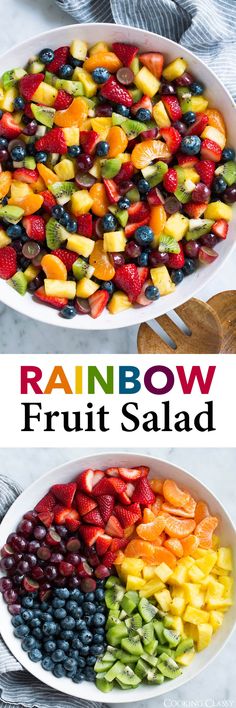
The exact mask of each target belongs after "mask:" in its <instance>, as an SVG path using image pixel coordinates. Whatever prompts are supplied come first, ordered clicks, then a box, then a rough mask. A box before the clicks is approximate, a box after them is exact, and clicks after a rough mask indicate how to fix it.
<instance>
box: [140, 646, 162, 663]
mask: <svg viewBox="0 0 236 708" xmlns="http://www.w3.org/2000/svg"><path fill="white" fill-rule="evenodd" d="M145 649H146V647H145ZM141 659H143V661H146V663H147V664H149V666H152V667H153V666H157V661H158V659H157V658H156V656H152V655H151V654H147V652H146V651H144V652H143V654H141Z"/></svg>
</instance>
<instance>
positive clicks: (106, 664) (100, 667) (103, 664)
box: [94, 657, 115, 673]
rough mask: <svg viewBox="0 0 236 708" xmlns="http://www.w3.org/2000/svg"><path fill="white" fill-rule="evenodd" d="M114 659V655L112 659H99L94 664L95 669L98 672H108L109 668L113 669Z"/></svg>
mask: <svg viewBox="0 0 236 708" xmlns="http://www.w3.org/2000/svg"><path fill="white" fill-rule="evenodd" d="M114 661H115V659H114V657H112V661H103V659H102V660H101V659H97V661H96V664H95V666H94V671H96V673H103V672H104V673H106V672H107V671H109V669H111V667H112V664H114Z"/></svg>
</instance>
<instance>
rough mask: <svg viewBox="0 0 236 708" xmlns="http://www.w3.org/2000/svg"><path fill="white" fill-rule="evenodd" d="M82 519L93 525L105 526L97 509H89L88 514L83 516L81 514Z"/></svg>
mask: <svg viewBox="0 0 236 708" xmlns="http://www.w3.org/2000/svg"><path fill="white" fill-rule="evenodd" d="M83 521H86V524H92V525H94V526H100V527H101V526H105V524H104V521H103V519H102V517H101V514H100V511H98V509H92V511H89V512H88V514H85V516H83Z"/></svg>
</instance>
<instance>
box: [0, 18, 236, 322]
mask: <svg viewBox="0 0 236 708" xmlns="http://www.w3.org/2000/svg"><path fill="white" fill-rule="evenodd" d="M76 27H84V28H85V29H86V30H87V29H88V30H89V29H91V28H93V27H106V28H108V29H109V28H110V29H111V31H114V28H118V30H119V31H120V30H123V31H124V32H125V31H127V30H130V31H131V32H132V31H135V32H137V33H138V34H139V35H140V40H141V38H143V37H145V36H146V35H148V36H149V37H150V38H152V39H153V41H158V39H161V40H162V41H164V42H166V43H167V45H168V46H170V47H172V48H176V47H178V46H180V47H181V49H182V50H183V53H184V54H185V55H186V56H187V57H189V58H190V59H191V60H193V59H194V60H195V61H197V63H198V64H200V66H203V67H204V69H206V70H207V72H208V73H209V74H210V76H212V77H213V79H214V81H216V82H217V83H218V84H219V85H220V87H221V89H222V90H223V92H224V93H225V95H226V96H227V99H228V100H229V101H230V103H231V104H232V107H233V108H234V107H236V106H235V103H234V100H233V98H232V96H231V95H230V93H229V91H228V89H227V88H226V87H225V86H224V85H223V82H222V81H221V79H219V78H218V76H217V75H216V74H215V72H214V71H213V70H212V69H211V68H210V67H209V66H208V65H207V64H206V63H205V62H204V61H203V60H202V59H200V58H199V57H198V56H197V55H195V54H194V53H193V52H192V51H191V50H190V49H187V48H185V47H182V45H179V44H178V43H177V42H175V41H174V40H172V39H169V38H168V37H163V36H162V35H160V34H156V33H155V32H150V31H149V30H144V29H140V28H139V27H134V26H129V25H123V24H114V23H111V22H104V23H103V22H91V23H73V24H69V25H61V26H60V27H56V28H54V29H50V30H46V31H44V32H40V33H39V34H36V35H34V36H33V37H29V38H28V39H26V40H25V41H24V42H18V43H17V44H16V45H14V46H13V47H12V48H11V49H8V50H7V51H6V52H3V53H2V54H1V55H0V62H1V60H5V59H6V60H7V59H8V57H9V58H10V57H11V55H12V52H15V51H16V52H17V50H22V49H23V50H24V49H27V46H28V45H29V44H30V43H32V42H34V41H36V43H37V42H39V41H41V40H42V39H43V38H44V37H45V38H47V37H48V38H51V37H56V36H57V34H60V33H61V32H62V31H63V30H64V31H72V30H74V31H75V32H76ZM235 243H236V240H235V241H233V240H232V241H231V243H230V244H229V248H228V251H227V253H226V254H224V255H223V257H219V258H218V259H217V260H216V261H215V264H212V268H210V267H209V268H207V276H206V280H205V282H204V283H202V282H201V279H199V278H198V277H197V274H196V278H195V280H194V283H195V284H194V285H193V287H192V291H191V294H190V297H194V296H196V294H197V293H198V292H199V291H200V290H202V289H203V288H204V287H206V286H207V285H208V284H209V282H210V281H211V279H213V277H214V276H215V275H216V273H218V272H219V270H220V269H221V267H222V266H223V264H225V263H226V261H227V258H228V257H229V255H230V254H231V253H232V251H233V249H234V248H235ZM199 280H200V282H199ZM183 292H184V291H183ZM175 294H177V303H176V304H173V303H172V306H169V307H168V296H165V297H166V299H165V298H164V302H166V306H165V304H164V302H162V308H161V311H160V300H158V301H156V303H151V305H150V306H149V307H141V306H140V307H138V308H133V309H132V310H131V309H130V310H128V311H127V312H130V313H131V312H132V316H131V314H130V315H128V316H127V319H126V318H125V321H123V315H124V313H123V312H121V313H119V314H118V315H114V316H112V315H110V318H109V321H108V322H107V321H105V322H103V318H97V319H95V320H93V319H92V318H91V317H89V316H88V315H85V316H84V317H83V318H80V317H75V318H73V319H71V320H64V319H63V318H62V317H60V316H59V315H58V313H55V311H54V313H53V312H52V313H51V315H49V312H48V310H50V308H46V306H43V305H41V307H39V308H38V310H37V309H36V312H34V310H33V309H32V312H31V311H28V310H29V308H28V306H27V303H28V298H27V300H26V301H25V304H24V302H23V298H22V299H21V298H20V297H19V298H16V302H11V303H9V302H8V288H7V287H6V288H5V287H4V286H3V287H1V295H0V301H1V302H3V304H5V305H7V306H8V307H10V308H11V309H13V310H15V311H16V312H19V313H20V314H21V315H24V316H26V317H30V318H31V319H33V320H35V321H36V322H37V321H38V322H43V323H44V324H48V325H53V326H55V327H62V328H64V329H75V330H78V332H80V331H83V330H85V331H89V332H90V331H91V332H92V331H98V330H101V331H103V330H107V331H110V330H113V329H120V328H123V327H132V326H134V325H139V324H140V323H142V322H148V321H150V320H153V319H154V318H155V317H158V316H160V315H161V314H164V313H166V312H168V311H170V310H171V309H172V308H173V307H178V306H180V305H182V304H183V303H184V302H187V300H188V299H189V296H187V298H186V295H182V294H181V289H180V290H178V293H175ZM161 300H163V298H161ZM158 303H159V305H158ZM35 304H37V303H35ZM158 308H159V310H158ZM56 314H57V317H56V316H55V315H56ZM53 315H54V316H53ZM129 317H130V318H131V321H129ZM51 320H52V321H51ZM81 320H82V321H81Z"/></svg>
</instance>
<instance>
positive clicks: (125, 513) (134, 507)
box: [115, 504, 142, 529]
mask: <svg viewBox="0 0 236 708" xmlns="http://www.w3.org/2000/svg"><path fill="white" fill-rule="evenodd" d="M115 514H116V516H117V517H118V519H119V521H120V523H121V526H122V527H123V529H126V528H127V527H128V526H132V525H133V524H135V523H136V521H138V520H139V519H140V518H141V516H142V514H141V509H140V506H139V504H130V506H129V508H128V509H127V508H125V507H123V506H120V505H119V504H118V505H117V506H115Z"/></svg>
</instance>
